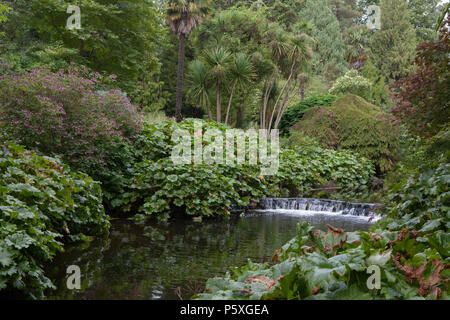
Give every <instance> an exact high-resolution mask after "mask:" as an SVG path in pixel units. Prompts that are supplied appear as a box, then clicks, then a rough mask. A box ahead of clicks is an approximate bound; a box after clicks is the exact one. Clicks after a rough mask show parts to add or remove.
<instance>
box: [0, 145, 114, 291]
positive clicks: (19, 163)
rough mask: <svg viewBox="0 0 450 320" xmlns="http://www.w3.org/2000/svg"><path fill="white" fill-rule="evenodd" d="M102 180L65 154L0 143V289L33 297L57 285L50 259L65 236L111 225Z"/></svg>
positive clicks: (68, 238) (90, 233)
mask: <svg viewBox="0 0 450 320" xmlns="http://www.w3.org/2000/svg"><path fill="white" fill-rule="evenodd" d="M108 227H109V222H108V220H107V218H106V215H105V214H104V209H103V206H102V192H101V189H100V185H99V184H98V183H97V182H94V181H93V180H92V179H91V178H89V177H88V176H87V175H85V174H80V173H75V172H71V171H70V170H69V169H68V168H67V167H66V166H64V165H63V164H61V162H60V161H59V160H56V159H52V158H48V157H42V156H38V155H36V154H35V153H33V152H30V151H26V150H25V149H24V148H22V147H19V146H16V145H12V144H8V145H2V146H1V147H0V289H5V288H7V289H12V288H14V289H17V290H20V291H22V292H23V293H24V294H26V295H29V296H31V297H33V298H41V297H42V296H43V291H44V290H45V289H47V288H51V287H53V285H52V283H51V281H50V280H49V279H48V278H47V277H46V276H45V274H44V272H43V266H44V263H45V262H46V261H48V260H50V259H52V257H53V256H54V255H55V254H56V253H57V252H58V251H62V250H63V242H66V241H78V240H84V239H86V236H94V235H99V234H101V233H103V232H105V231H107V229H108Z"/></svg>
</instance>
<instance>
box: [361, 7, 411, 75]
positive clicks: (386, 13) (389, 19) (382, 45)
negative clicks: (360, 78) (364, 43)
mask: <svg viewBox="0 0 450 320" xmlns="http://www.w3.org/2000/svg"><path fill="white" fill-rule="evenodd" d="M380 7H381V30H377V31H374V32H375V34H374V35H373V37H372V41H371V44H370V47H371V50H372V57H371V58H372V61H373V63H374V65H375V67H376V68H377V69H378V70H379V71H380V72H381V74H382V76H383V77H384V78H385V80H386V82H387V83H392V82H393V81H395V80H398V79H399V78H400V77H401V76H403V75H404V74H405V73H406V72H407V71H408V70H410V69H411V65H412V61H413V60H414V55H415V47H416V44H417V41H416V35H415V31H414V28H413V26H412V24H411V22H410V14H411V12H410V10H409V9H408V8H407V2H406V0H382V1H381V3H380Z"/></svg>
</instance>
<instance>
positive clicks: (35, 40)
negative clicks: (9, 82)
mask: <svg viewBox="0 0 450 320" xmlns="http://www.w3.org/2000/svg"><path fill="white" fill-rule="evenodd" d="M69 5H77V6H79V7H80V11H81V27H82V28H81V29H79V30H77V29H74V30H69V29H67V28H66V24H67V19H68V18H69V17H70V15H71V14H68V13H67V8H68V6H69ZM12 9H13V12H14V13H15V14H14V15H12V17H11V18H10V19H9V20H8V22H7V23H6V24H5V26H4V28H5V31H6V32H5V33H6V34H7V37H6V39H5V40H7V41H8V42H9V43H5V44H4V46H5V47H7V48H8V49H7V50H5V51H6V52H7V53H8V57H7V58H8V60H14V61H15V62H16V65H17V67H19V68H25V69H29V68H30V67H31V68H35V67H38V66H41V65H42V64H46V65H51V66H52V67H54V68H53V69H56V70H57V69H59V68H61V67H64V66H67V65H68V63H70V62H71V61H76V62H78V63H81V64H83V65H85V66H87V67H89V68H91V69H92V70H94V71H98V72H101V71H106V72H108V73H109V74H117V75H118V81H119V84H120V87H121V88H122V89H124V91H126V92H128V93H129V94H132V93H133V91H134V90H135V86H136V84H135V82H136V80H137V79H138V77H139V75H140V74H141V73H144V72H148V70H153V69H154V66H153V64H154V63H155V60H156V59H155V56H154V54H155V51H156V50H157V49H158V47H159V46H163V45H164V36H165V35H166V34H167V32H166V30H165V29H164V28H163V17H162V14H161V11H160V10H159V8H158V7H157V6H156V4H155V3H154V2H153V1H148V0H139V1H136V0H133V1H128V0H126V1H121V3H111V1H104V0H87V1H75V2H74V1H67V0H65V1H59V0H47V1H40V0H30V1H28V0H27V1H23V0H20V1H14V3H13V4H12ZM30 34H32V35H33V36H32V37H30ZM23 43H26V44H27V46H26V50H24V52H21V50H22V49H23ZM15 46H17V47H15ZM17 51H18V52H17Z"/></svg>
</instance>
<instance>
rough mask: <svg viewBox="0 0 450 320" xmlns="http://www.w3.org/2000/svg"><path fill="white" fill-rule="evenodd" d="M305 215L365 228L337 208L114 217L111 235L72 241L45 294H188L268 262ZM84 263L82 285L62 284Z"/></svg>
mask: <svg viewBox="0 0 450 320" xmlns="http://www.w3.org/2000/svg"><path fill="white" fill-rule="evenodd" d="M300 220H307V221H309V222H310V223H311V224H313V225H315V226H316V227H317V228H319V229H322V230H326V228H327V224H332V225H334V226H336V227H339V228H344V229H345V230H347V231H353V230H367V229H368V228H369V227H370V225H369V224H368V222H367V219H361V218H359V219H357V218H354V217H350V216H347V217H345V216H339V215H338V214H334V215H330V214H320V213H319V214H311V213H310V212H309V213H303V214H301V215H299V214H298V212H297V213H296V214H294V212H289V211H285V212H265V213H253V214H248V215H246V216H244V217H241V218H232V219H230V220H229V221H223V220H220V221H204V222H202V223H195V222H192V221H183V220H179V221H176V222H172V223H163V224H158V223H148V224H146V225H137V224H134V223H132V222H129V221H114V222H113V223H112V228H111V232H110V234H109V236H108V237H105V238H98V239H95V240H94V241H93V242H91V243H90V244H88V245H86V246H84V247H80V246H72V247H68V248H67V249H66V252H65V253H64V254H61V255H60V256H58V257H57V258H56V259H55V260H54V261H53V262H52V263H51V265H49V266H48V268H47V271H48V273H49V275H50V278H51V279H52V280H53V281H54V283H55V284H56V285H57V288H58V289H57V290H56V291H54V292H51V293H50V294H49V299H178V298H179V297H180V296H182V297H183V298H184V299H188V298H189V297H191V296H192V295H194V294H195V293H197V292H200V291H202V290H203V289H204V288H203V286H204V284H205V281H206V279H208V278H210V277H213V276H216V275H223V274H224V273H225V272H226V271H227V270H228V269H229V267H230V266H240V265H243V264H245V263H246V262H247V259H251V260H253V261H255V262H265V261H270V259H271V257H272V255H273V253H274V251H275V250H276V249H278V248H280V247H281V246H282V245H283V244H285V243H286V242H287V241H288V240H290V239H291V238H292V237H294V235H295V230H296V224H297V223H298V222H299V221H300ZM69 265H78V266H79V267H80V268H81V275H82V288H81V290H75V291H73V290H68V289H67V288H66V273H65V272H66V268H67V266H69Z"/></svg>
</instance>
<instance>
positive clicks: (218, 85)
mask: <svg viewBox="0 0 450 320" xmlns="http://www.w3.org/2000/svg"><path fill="white" fill-rule="evenodd" d="M216 86H217V90H216V93H217V95H216V96H217V122H220V121H222V115H221V113H222V110H221V109H222V108H221V104H220V82H219V81H217V83H216Z"/></svg>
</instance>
